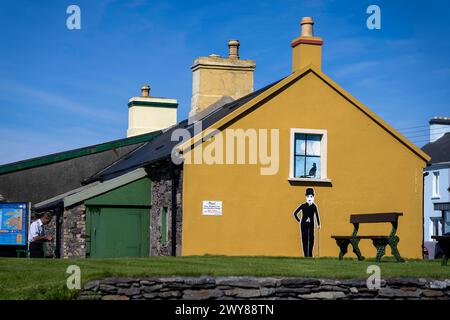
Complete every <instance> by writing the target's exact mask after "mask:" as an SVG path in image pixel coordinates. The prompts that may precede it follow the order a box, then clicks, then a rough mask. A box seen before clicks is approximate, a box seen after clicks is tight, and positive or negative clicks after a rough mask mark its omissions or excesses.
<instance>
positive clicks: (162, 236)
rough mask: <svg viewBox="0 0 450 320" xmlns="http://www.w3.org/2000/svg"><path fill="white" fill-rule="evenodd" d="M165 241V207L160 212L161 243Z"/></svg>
mask: <svg viewBox="0 0 450 320" xmlns="http://www.w3.org/2000/svg"><path fill="white" fill-rule="evenodd" d="M165 243H167V207H163V208H162V212H161V244H165Z"/></svg>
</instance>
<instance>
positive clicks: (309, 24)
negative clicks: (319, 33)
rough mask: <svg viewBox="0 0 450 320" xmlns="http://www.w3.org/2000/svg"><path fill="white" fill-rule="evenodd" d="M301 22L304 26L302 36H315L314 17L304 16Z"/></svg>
mask: <svg viewBox="0 0 450 320" xmlns="http://www.w3.org/2000/svg"><path fill="white" fill-rule="evenodd" d="M300 24H301V26H302V32H301V36H302V37H314V32H313V25H314V21H313V18H312V17H303V18H302V21H301V22H300Z"/></svg>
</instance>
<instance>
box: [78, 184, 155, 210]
mask: <svg viewBox="0 0 450 320" xmlns="http://www.w3.org/2000/svg"><path fill="white" fill-rule="evenodd" d="M150 186H151V182H150V179H149V178H148V177H144V178H142V179H139V180H136V181H134V182H131V183H129V184H126V185H124V186H122V187H120V188H117V189H114V190H111V191H109V192H107V193H104V194H101V195H99V196H96V197H94V198H91V199H88V200H86V201H85V204H86V205H88V206H89V205H108V206H118V205H119V206H124V205H131V206H149V205H150V203H151V192H150Z"/></svg>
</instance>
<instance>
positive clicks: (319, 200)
mask: <svg viewBox="0 0 450 320" xmlns="http://www.w3.org/2000/svg"><path fill="white" fill-rule="evenodd" d="M312 27H313V21H312V19H311V18H303V20H302V33H301V36H300V37H298V38H296V39H294V40H293V41H292V43H291V46H292V50H293V54H292V57H293V61H292V73H291V74H290V75H289V76H287V77H285V78H284V79H282V80H280V81H278V82H276V83H274V84H272V85H269V86H267V87H265V88H263V89H261V90H259V91H257V92H254V93H252V94H250V95H248V96H245V97H244V98H242V99H240V100H238V101H239V103H237V105H235V106H233V104H229V107H228V108H229V109H230V110H228V112H227V113H226V114H224V115H223V116H221V117H217V119H215V120H214V124H213V125H211V126H209V128H208V130H206V131H205V130H202V131H199V132H196V134H195V135H194V136H193V137H192V138H191V139H189V140H188V141H185V142H184V143H183V144H181V145H180V146H179V148H178V150H179V151H180V152H181V153H182V154H183V157H184V159H185V161H184V164H183V165H182V166H183V169H182V171H183V175H182V176H183V179H182V181H183V182H182V190H183V193H182V212H183V215H182V232H181V234H182V235H181V237H182V239H181V240H182V241H181V244H182V245H181V254H182V255H203V254H217V255H265V256H303V251H302V241H301V235H300V224H299V223H298V222H297V220H296V219H295V217H294V211H295V209H296V208H297V207H298V206H299V205H300V204H302V203H304V202H305V194H306V190H307V189H308V188H313V190H314V193H315V204H316V206H317V208H318V213H319V216H320V225H321V228H320V233H319V230H318V229H317V228H315V229H314V233H315V238H314V248H313V256H317V255H318V254H319V246H320V256H337V255H338V253H339V248H338V246H337V245H336V243H335V241H334V240H333V239H332V238H331V236H332V235H350V234H351V232H352V230H353V226H352V225H351V224H350V223H349V216H350V214H354V213H379V212H380V213H382V212H402V213H403V216H402V217H400V219H399V226H398V233H397V234H398V236H399V237H400V243H399V247H398V248H399V251H400V253H401V255H402V256H403V257H406V258H420V257H421V256H422V243H423V233H422V232H423V231H422V230H423V227H422V206H423V203H422V202H423V200H422V194H423V192H422V189H423V177H422V170H423V168H424V167H425V166H426V163H427V161H428V160H429V157H428V156H427V155H426V154H425V153H424V152H422V151H421V150H420V149H419V148H417V147H416V146H415V145H414V144H412V143H411V142H410V141H408V140H407V139H406V138H405V137H403V136H402V135H401V134H400V133H398V132H397V131H396V130H395V129H393V128H392V127H391V126H390V125H389V124H387V123H386V122H385V121H383V120H382V119H381V118H380V117H378V116H377V115H376V114H375V113H374V112H372V111H371V110H370V109H369V108H368V107H366V106H364V105H363V104H362V103H361V102H359V101H358V100H357V99H355V98H354V97H353V96H352V95H351V94H350V93H348V92H347V91H345V90H344V89H343V88H341V87H340V86H339V85H338V84H336V83H335V82H334V81H333V80H332V79H330V78H329V77H328V76H327V75H325V74H324V73H323V72H322V70H321V64H322V53H321V49H322V44H323V41H322V39H321V38H318V37H314V36H313V29H312ZM233 49H235V48H233ZM212 58H214V59H217V57H212ZM234 59H237V58H236V57H234ZM248 61H250V60H248ZM250 69H251V70H249V69H248V70H247V72H253V69H254V64H253V65H252V67H251V68H250ZM196 70H197V69H196ZM234 70H235V71H236V70H237V69H234ZM236 72H241V73H242V72H243V73H245V70H240V69H239V70H237V71H236ZM194 85H195V84H194ZM252 85H253V84H252ZM233 108H234V109H233ZM213 109H214V108H213ZM212 128H214V129H217V131H211V129H212ZM225 132H231V133H234V134H236V132H237V133H239V134H242V133H243V134H244V138H245V139H244V144H238V143H235V144H232V143H230V144H228V143H229V142H230V140H233V141H237V140H236V139H237V136H236V135H234V136H233V135H232V134H230V135H228V134H225ZM264 134H265V135H264ZM255 137H256V139H257V143H256V144H255V143H253V144H252V142H251V140H252V138H255ZM255 141H256V140H255ZM231 142H232V141H231ZM241 142H242V141H241ZM264 142H267V144H264ZM255 145H257V148H255ZM230 146H231V147H230ZM242 146H244V149H245V152H246V153H245V157H244V158H245V159H244V158H243V159H240V160H236V158H237V157H238V154H239V152H240V150H239V148H241V147H242ZM262 149H267V150H265V151H268V152H266V153H265V154H266V155H270V156H272V158H271V161H272V163H271V164H270V166H269V165H268V162H267V161H266V160H267V159H266V158H267V157H266V158H264V157H262V156H261V154H263V155H264V153H261V152H262V151H264V150H262ZM255 150H256V154H254V152H255ZM241 151H242V150H241ZM196 153H197V155H200V157H202V159H201V160H203V161H195V160H193V159H195V157H196ZM230 153H231V154H230ZM221 154H223V157H222V158H221V157H220V155H221ZM205 157H209V160H208V159H205ZM211 158H212V160H211ZM187 159H190V160H187ZM198 159H200V158H198ZM255 159H256V161H255ZM233 160H234V161H233ZM313 167H314V168H313ZM314 219H315V218H314V217H313V220H314ZM316 226H317V221H316ZM390 227H391V226H390V225H389V224H370V225H362V226H361V228H360V232H361V234H364V233H371V234H377V233H380V234H383V233H386V234H387V233H388V232H389V230H390ZM319 242H320V244H319ZM360 248H361V250H362V251H363V253H364V255H365V256H375V255H376V250H375V248H374V247H373V245H372V243H371V242H370V241H364V240H363V241H362V242H361V244H360ZM350 251H351V250H350ZM352 254H353V253H351V252H350V253H349V254H348V255H349V256H352ZM387 254H390V250H387Z"/></svg>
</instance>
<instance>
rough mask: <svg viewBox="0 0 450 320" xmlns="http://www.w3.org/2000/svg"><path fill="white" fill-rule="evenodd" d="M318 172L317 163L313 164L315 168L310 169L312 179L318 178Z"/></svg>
mask: <svg viewBox="0 0 450 320" xmlns="http://www.w3.org/2000/svg"><path fill="white" fill-rule="evenodd" d="M316 171H317V167H316V163H315V162H314V163H313V166H312V168H311V169H309V176H310V177H315V176H316Z"/></svg>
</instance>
